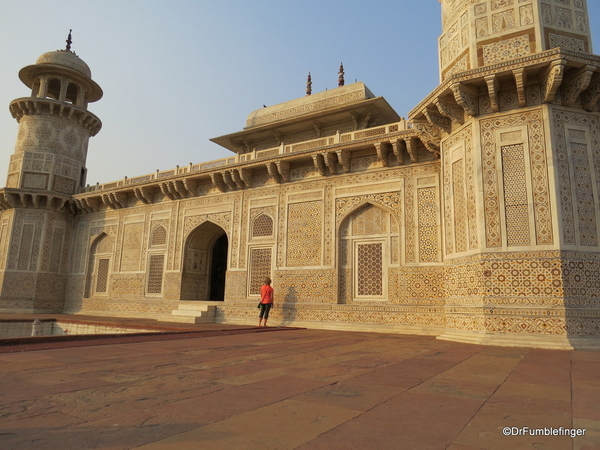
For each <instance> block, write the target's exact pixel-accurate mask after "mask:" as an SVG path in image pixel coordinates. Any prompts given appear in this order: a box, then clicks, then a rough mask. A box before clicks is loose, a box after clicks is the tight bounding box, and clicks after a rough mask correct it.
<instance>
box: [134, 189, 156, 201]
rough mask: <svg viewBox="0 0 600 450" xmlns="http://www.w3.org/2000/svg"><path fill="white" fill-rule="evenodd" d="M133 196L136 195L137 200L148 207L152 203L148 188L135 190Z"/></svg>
mask: <svg viewBox="0 0 600 450" xmlns="http://www.w3.org/2000/svg"><path fill="white" fill-rule="evenodd" d="M133 194H134V195H135V198H137V199H138V200H139V201H140V202H142V203H145V204H146V205H147V204H149V203H152V196H151V195H150V193H149V192H148V190H146V188H143V187H139V188H134V189H133Z"/></svg>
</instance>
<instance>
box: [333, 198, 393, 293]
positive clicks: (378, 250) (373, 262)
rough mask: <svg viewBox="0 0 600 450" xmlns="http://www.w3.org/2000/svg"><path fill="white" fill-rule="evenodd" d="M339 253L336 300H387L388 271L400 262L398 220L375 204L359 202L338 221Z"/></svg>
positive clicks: (388, 290) (388, 288) (388, 291)
mask: <svg viewBox="0 0 600 450" xmlns="http://www.w3.org/2000/svg"><path fill="white" fill-rule="evenodd" d="M338 255H339V258H338V267H339V298H338V302H339V303H353V302H355V301H365V300H367V301H368V300H375V301H386V300H390V283H389V272H390V268H391V267H393V266H396V267H397V266H398V264H399V227H398V221H397V220H396V218H395V217H394V216H393V215H392V214H390V212H388V211H386V210H385V209H383V208H381V207H378V206H376V205H373V204H370V203H367V204H364V205H362V206H359V207H358V208H357V209H355V210H354V211H353V212H352V213H350V214H349V215H348V216H346V218H345V219H344V220H343V221H342V223H341V225H340V229H339V243H338ZM392 294H394V295H395V292H393V293H392Z"/></svg>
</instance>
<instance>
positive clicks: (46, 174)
mask: <svg viewBox="0 0 600 450" xmlns="http://www.w3.org/2000/svg"><path fill="white" fill-rule="evenodd" d="M19 78H20V79H21V81H22V82H23V83H24V84H25V85H26V86H27V87H28V88H30V89H31V95H30V96H29V97H23V98H18V99H16V100H13V101H12V102H11V103H10V112H11V114H12V116H13V117H14V118H15V119H16V120H17V122H19V131H18V137H17V143H16V146H15V151H14V153H13V154H12V156H11V158H10V165H9V169H8V177H7V181H6V187H5V188H4V189H1V190H0V210H1V213H0V309H4V310H13V311H21V312H60V311H62V305H63V301H64V294H65V285H66V272H67V257H68V248H69V241H70V239H69V236H70V230H71V228H72V222H73V217H74V215H75V213H76V211H77V210H76V205H75V201H74V199H73V198H72V197H71V196H72V195H73V194H76V193H77V192H78V190H79V188H80V187H82V186H83V185H84V183H85V179H86V167H85V162H86V157H87V149H88V141H89V138H90V136H94V135H96V134H97V133H98V131H99V130H100V128H101V126H102V124H101V122H100V120H99V119H98V117H96V116H95V115H94V114H92V113H91V112H89V111H88V110H87V107H88V103H90V102H94V101H96V100H99V99H100V98H101V97H102V89H101V88H100V86H98V84H97V83H96V82H94V81H93V80H92V77H91V71H90V68H89V67H88V65H87V64H86V63H85V62H83V61H82V60H81V59H80V58H79V57H78V56H77V55H76V54H75V53H74V52H72V51H71V34H70V33H69V38H68V40H67V47H66V49H64V50H57V51H53V52H48V53H44V54H43V55H41V56H40V57H39V58H38V59H37V61H36V63H35V64H33V65H30V66H27V67H24V68H23V69H21V71H20V72H19Z"/></svg>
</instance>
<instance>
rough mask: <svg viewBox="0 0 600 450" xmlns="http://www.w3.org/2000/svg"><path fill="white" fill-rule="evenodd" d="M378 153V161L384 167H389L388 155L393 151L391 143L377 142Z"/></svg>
mask: <svg viewBox="0 0 600 450" xmlns="http://www.w3.org/2000/svg"><path fill="white" fill-rule="evenodd" d="M374 145H375V150H376V151H377V159H378V160H379V162H381V165H382V166H383V167H387V166H388V155H389V154H390V152H391V151H392V145H391V144H390V143H389V142H377V143H375V144H374Z"/></svg>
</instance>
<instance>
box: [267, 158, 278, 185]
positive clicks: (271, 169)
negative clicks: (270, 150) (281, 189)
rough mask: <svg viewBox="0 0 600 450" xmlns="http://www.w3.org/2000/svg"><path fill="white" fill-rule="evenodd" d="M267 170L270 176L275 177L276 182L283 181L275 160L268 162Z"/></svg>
mask: <svg viewBox="0 0 600 450" xmlns="http://www.w3.org/2000/svg"><path fill="white" fill-rule="evenodd" d="M267 172H269V176H270V177H271V178H272V179H273V181H274V182H275V183H278V184H279V183H281V179H280V177H279V172H278V171H277V166H276V165H275V163H274V162H270V163H268V164H267Z"/></svg>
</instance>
